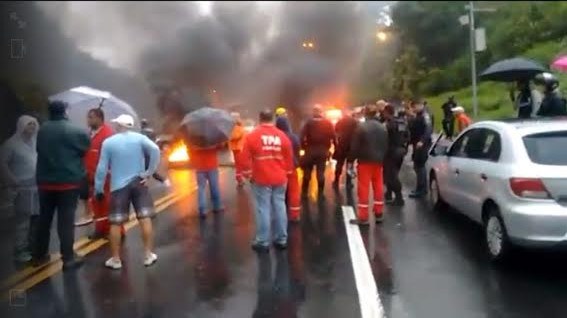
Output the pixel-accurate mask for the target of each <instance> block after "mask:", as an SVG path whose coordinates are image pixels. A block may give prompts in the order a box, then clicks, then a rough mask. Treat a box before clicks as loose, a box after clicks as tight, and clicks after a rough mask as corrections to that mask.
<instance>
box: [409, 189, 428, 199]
mask: <svg viewBox="0 0 567 318" xmlns="http://www.w3.org/2000/svg"><path fill="white" fill-rule="evenodd" d="M426 194H427V193H425V192H417V191H413V192H412V193H410V194H409V197H410V198H412V199H420V198H423V197H425V195H426Z"/></svg>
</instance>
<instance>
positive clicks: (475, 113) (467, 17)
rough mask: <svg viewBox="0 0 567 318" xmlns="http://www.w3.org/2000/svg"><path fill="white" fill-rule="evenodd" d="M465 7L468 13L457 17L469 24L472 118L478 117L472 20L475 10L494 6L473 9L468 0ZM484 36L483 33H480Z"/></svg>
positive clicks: (474, 37)
mask: <svg viewBox="0 0 567 318" xmlns="http://www.w3.org/2000/svg"><path fill="white" fill-rule="evenodd" d="M465 9H467V10H468V15H463V16H462V17H461V18H459V22H460V23H461V24H462V25H467V24H468V25H469V33H470V55H471V80H472V93H473V98H472V103H473V116H474V118H477V117H478V96H477V95H478V89H477V83H476V51H477V47H476V46H477V43H476V36H477V34H476V31H477V30H476V29H475V22H474V13H475V12H496V9H494V8H481V9H475V8H474V1H469V4H468V5H466V6H465ZM482 34H483V35H482V36H483V38H484V33H482ZM484 49H485V47H482V45H481V47H480V48H479V50H481V51H482V50H484Z"/></svg>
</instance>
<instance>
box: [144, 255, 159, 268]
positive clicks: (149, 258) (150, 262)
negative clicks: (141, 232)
mask: <svg viewBox="0 0 567 318" xmlns="http://www.w3.org/2000/svg"><path fill="white" fill-rule="evenodd" d="M156 261H157V255H156V254H155V253H150V254H147V255H146V257H145V258H144V266H152V265H153V264H154V263H155V262H156Z"/></svg>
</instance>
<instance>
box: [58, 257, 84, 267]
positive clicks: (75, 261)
mask: <svg viewBox="0 0 567 318" xmlns="http://www.w3.org/2000/svg"><path fill="white" fill-rule="evenodd" d="M83 263H84V259H83V257H81V256H78V255H75V256H74V257H73V258H72V259H69V260H64V261H63V271H67V270H72V269H77V268H79V267H81V266H83Z"/></svg>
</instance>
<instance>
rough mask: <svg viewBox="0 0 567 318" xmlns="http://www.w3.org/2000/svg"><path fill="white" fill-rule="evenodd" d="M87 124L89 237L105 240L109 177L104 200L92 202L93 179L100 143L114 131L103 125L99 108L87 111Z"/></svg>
mask: <svg viewBox="0 0 567 318" xmlns="http://www.w3.org/2000/svg"><path fill="white" fill-rule="evenodd" d="M87 122H88V124H89V127H90V128H91V146H90V148H89V150H88V151H87V153H86V155H85V159H84V161H85V170H86V172H87V181H88V205H90V207H91V209H92V211H93V216H94V227H95V229H94V233H93V234H92V235H90V236H89V238H90V239H99V238H105V237H107V236H108V234H109V232H110V223H109V221H108V212H109V211H110V197H111V196H110V178H109V177H110V176H107V181H106V182H105V184H106V185H105V187H104V199H103V200H100V201H99V200H93V188H94V178H95V173H96V167H97V165H98V161H99V159H100V151H101V149H102V143H103V142H104V141H105V140H106V139H107V138H108V137H110V136H112V135H113V133H114V131H113V130H112V127H110V125H108V124H105V123H104V112H103V110H102V109H101V108H93V109H91V110H89V113H88V117H87ZM124 233H125V231H124V226H122V235H124Z"/></svg>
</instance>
